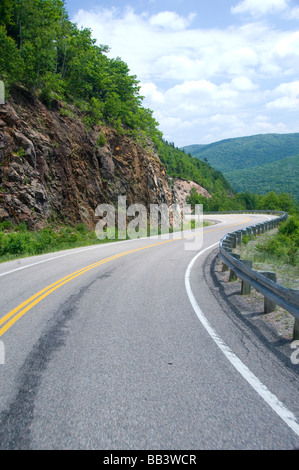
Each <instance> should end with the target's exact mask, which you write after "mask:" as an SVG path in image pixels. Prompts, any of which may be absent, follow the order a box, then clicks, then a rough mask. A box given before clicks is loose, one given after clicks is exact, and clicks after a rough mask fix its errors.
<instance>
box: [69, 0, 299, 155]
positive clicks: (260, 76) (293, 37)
mask: <svg viewBox="0 0 299 470" xmlns="http://www.w3.org/2000/svg"><path fill="white" fill-rule="evenodd" d="M274 4H275V5H274ZM238 5H239V6H240V8H241V5H243V7H244V8H245V6H246V5H247V7H248V8H249V7H251V10H248V11H251V12H254V11H256V12H257V11H259V12H262V11H265V12H266V11H267V12H271V11H274V10H273V8H274V7H275V8H276V11H279V9H282V10H281V11H283V12H284V13H286V12H287V11H290V9H289V10H284V8H285V7H286V5H287V2H285V1H282V0H281V1H280V0H278V1H276V2H273V1H271V2H270V1H268V2H267V1H266V2H265V3H264V0H263V1H262V0H259V3H255V2H253V1H252V0H251V2H249V1H246V2H239V4H238ZM238 5H237V6H238ZM262 5H265V6H264V7H263V8H264V9H262ZM258 8H259V10H258ZM193 19H194V14H192V13H191V14H190V15H186V16H181V15H178V14H177V13H175V12H173V11H172V12H171V11H161V12H160V13H158V14H155V15H150V14H149V13H148V12H144V13H142V14H139V15H138V14H137V13H136V12H135V11H134V10H133V9H132V8H125V9H123V10H120V9H116V8H111V9H107V8H106V9H102V8H100V9H98V10H94V11H90V12H88V11H84V10H80V11H79V12H78V13H77V15H76V16H75V17H74V18H73V19H72V21H74V22H76V23H77V24H78V26H84V27H89V28H91V30H92V34H93V37H95V38H97V40H98V43H99V44H107V45H108V46H109V47H110V52H109V56H110V57H116V56H119V57H121V58H122V59H123V60H124V61H125V62H126V63H127V64H128V66H129V68H130V71H131V73H132V74H134V75H137V78H138V80H139V81H140V84H141V94H142V95H143V96H145V100H144V106H145V107H148V108H150V109H153V111H154V116H155V118H156V119H157V121H158V122H159V123H160V129H161V130H162V132H163V134H164V136H165V138H166V139H167V140H170V141H174V142H175V143H176V145H178V146H181V145H187V144H190V143H204V139H208V137H207V136H210V137H209V138H210V141H216V140H220V139H221V138H227V137H230V136H241V135H249V133H251V132H252V133H261V132H263V131H267V130H269V132H270V131H271V132H272V131H273V132H275V129H276V131H277V132H278V131H279V130H283V129H285V130H288V131H289V132H294V131H296V132H297V131H298V125H299V122H298V120H297V121H296V120H294V119H293V121H292V122H291V123H289V124H287V123H283V122H282V121H283V116H282V115H281V113H282V111H283V110H284V109H287V110H292V109H294V103H295V102H296V101H294V90H293V91H292V90H291V88H290V87H289V86H286V87H285V88H284V87H283V86H280V85H281V83H282V82H283V83H288V84H290V83H296V81H297V77H298V76H299V61H298V51H299V31H295V30H294V29H293V30H290V31H283V30H280V29H278V28H273V27H272V26H270V25H268V24H267V23H265V22H262V21H253V22H250V23H247V24H246V23H245V24H241V25H234V26H229V27H226V28H222V29H220V28H210V29H209V28H205V29H203V28H200V27H194V25H193V23H192V21H193ZM294 86H295V85H294ZM292 93H293V94H292ZM296 96H297V95H296ZM296 99H297V98H295V100H296ZM256 116H264V119H261V118H259V119H258V118H257V117H256Z"/></svg>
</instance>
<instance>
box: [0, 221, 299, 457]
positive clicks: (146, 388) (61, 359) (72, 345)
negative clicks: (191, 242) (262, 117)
mask: <svg viewBox="0 0 299 470" xmlns="http://www.w3.org/2000/svg"><path fill="white" fill-rule="evenodd" d="M266 217H267V216H261V215H228V216H221V217H220V216H219V217H218V216H217V219H218V222H219V223H217V224H215V225H212V226H209V227H206V228H205V229H204V236H203V246H202V248H201V251H200V253H199V252H197V251H192V250H186V249H185V248H186V245H185V243H186V240H183V239H175V240H171V241H169V240H164V239H162V240H161V239H156V240H149V239H144V240H131V241H127V242H120V243H111V244H105V245H100V246H97V247H88V248H81V249H77V250H70V251H65V252H59V253H55V254H48V255H42V256H39V257H35V258H28V259H22V260H18V261H14V262H9V263H4V264H1V265H0V284H1V293H0V295H1V316H2V318H3V320H2V321H1V323H0V334H1V338H0V339H1V341H2V345H4V347H5V364H2V365H1V364H0V381H1V382H0V383H1V385H0V386H1V390H0V392H1V393H0V448H1V449H120V450H122V449H126V450H130V449H134V450H138V449H144V450H147V449H151V450H154V449H155V450H160V449H161V450H162V449H168V450H169V449H173V450H177V449H184V450H188V449H189V450H190V449H191V450H192V449H193V450H195V449H295V448H299V427H298V426H299V425H298V423H299V407H298V374H296V371H295V372H294V371H292V370H289V369H288V368H286V367H284V366H283V364H281V363H280V362H279V361H278V359H277V357H276V356H275V355H273V354H272V353H271V352H270V351H269V350H268V349H267V348H266V347H265V345H264V344H263V343H262V342H261V341H260V340H259V339H258V338H257V337H256V336H255V335H253V333H252V331H249V330H248V331H247V330H246V328H245V326H244V325H238V322H237V320H235V319H233V318H232V316H228V315H226V313H225V311H224V309H223V306H222V305H221V302H219V301H218V300H217V296H215V295H214V294H212V293H211V290H210V288H209V285H208V283H207V280H206V277H205V276H203V272H204V266H206V263H207V259H208V256H209V257H211V254H213V252H215V255H216V246H217V243H218V241H219V239H220V238H221V237H222V236H223V235H224V233H226V232H228V231H233V230H236V229H239V228H242V227H245V226H246V225H252V224H253V223H256V222H257V221H261V220H264V219H265V218H266Z"/></svg>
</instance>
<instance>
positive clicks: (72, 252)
mask: <svg viewBox="0 0 299 470" xmlns="http://www.w3.org/2000/svg"><path fill="white" fill-rule="evenodd" d="M204 228H206V227H204ZM190 231H191V232H192V233H193V230H190ZM181 233H182V232H181V231H178V232H173V233H171V234H162V235H153V236H149V237H140V238H139V237H137V238H131V239H130V240H121V241H117V242H115V241H113V242H106V243H99V244H97V245H92V246H88V247H80V248H79V249H77V250H76V248H70V249H69V250H67V251H68V252H67V253H63V254H62V255H58V256H52V257H51V258H47V259H43V260H41V261H37V262H35V263H31V264H26V265H25V266H20V267H19V268H15V269H11V270H10V271H6V272H4V273H1V274H0V277H3V276H7V275H8V274H12V273H15V272H17V271H21V270H22V269H27V268H31V267H32V266H37V265H38V264H42V263H47V262H48V261H55V260H56V259H59V258H64V257H65V256H70V255H75V254H77V253H83V252H84V251H88V250H96V249H100V248H107V247H108V246H110V247H111V246H115V245H119V244H121V243H122V244H123V243H130V242H133V241H136V240H157V239H159V240H160V239H161V240H163V239H166V238H167V236H169V235H171V236H174V237H175V236H179V235H180V234H181ZM174 239H175V238H174ZM74 250H75V251H74ZM63 251H64V250H63ZM56 253H57V252H56ZM48 254H49V253H48ZM43 255H47V253H44V254H41V255H40V256H43ZM37 256H38V255H37ZM19 260H22V258H19ZM8 262H10V261H8Z"/></svg>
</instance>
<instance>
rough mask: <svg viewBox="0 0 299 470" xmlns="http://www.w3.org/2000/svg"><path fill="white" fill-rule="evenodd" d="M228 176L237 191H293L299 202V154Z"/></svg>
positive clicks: (261, 192) (234, 172)
mask: <svg viewBox="0 0 299 470" xmlns="http://www.w3.org/2000/svg"><path fill="white" fill-rule="evenodd" d="M226 178H227V179H228V181H229V182H230V184H231V185H232V187H233V188H234V190H235V191H237V192H246V191H248V192H254V193H256V194H265V193H268V192H269V191H275V192H276V193H282V192H284V193H291V194H292V195H293V196H294V198H295V199H296V200H297V201H298V202H299V185H298V182H299V154H298V155H294V156H292V157H285V158H282V159H281V160H276V161H275V162H273V163H267V164H266V165H262V166H260V167H253V168H245V169H244V170H236V171H232V172H230V173H227V174H226Z"/></svg>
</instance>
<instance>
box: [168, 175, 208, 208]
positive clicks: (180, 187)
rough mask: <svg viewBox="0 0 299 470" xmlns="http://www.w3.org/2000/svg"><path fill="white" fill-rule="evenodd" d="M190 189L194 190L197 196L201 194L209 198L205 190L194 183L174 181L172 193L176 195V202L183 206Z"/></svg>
mask: <svg viewBox="0 0 299 470" xmlns="http://www.w3.org/2000/svg"><path fill="white" fill-rule="evenodd" d="M191 188H195V189H196V191H197V192H198V194H201V195H202V196H204V197H207V198H209V197H211V195H210V194H209V193H208V191H207V190H206V189H204V188H203V187H202V186H200V185H199V184H197V183H195V182H194V181H190V182H188V181H185V180H181V179H176V180H175V182H174V192H175V195H176V199H177V202H178V203H179V204H180V205H181V206H183V205H184V204H186V197H187V196H189V193H190V190H191Z"/></svg>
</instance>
